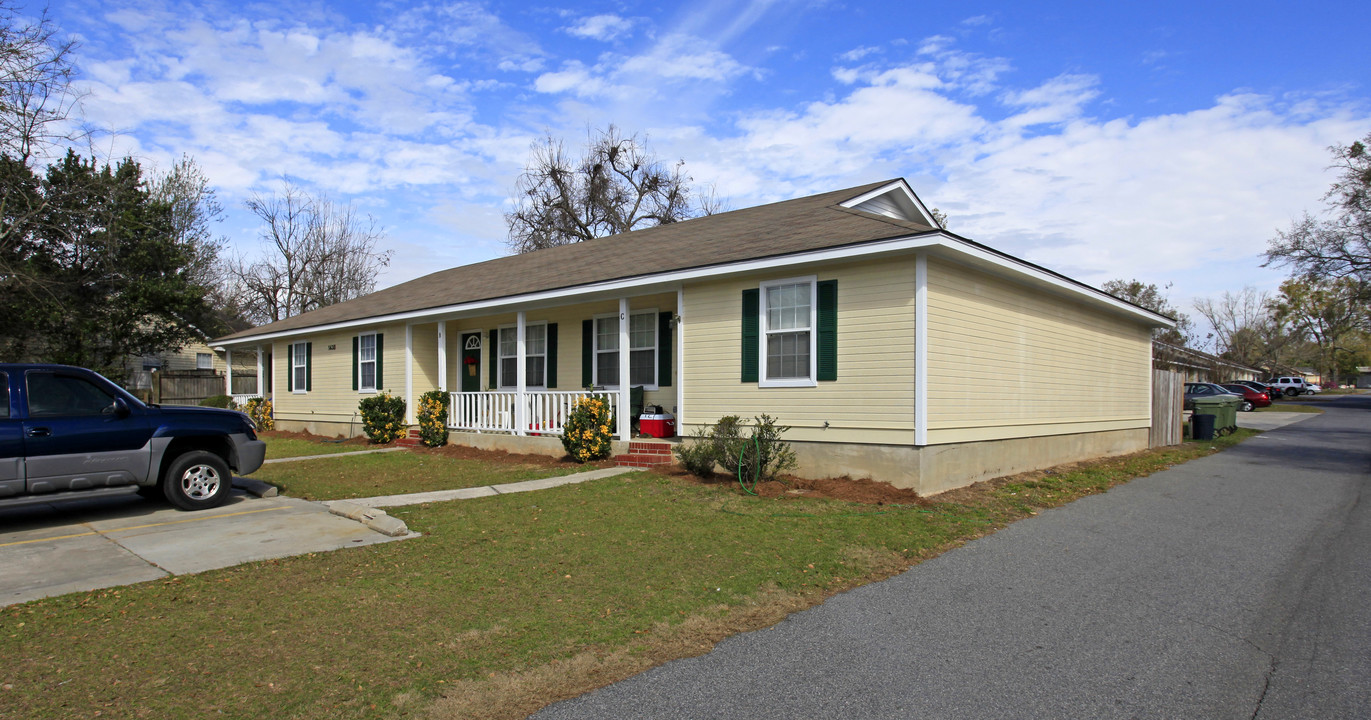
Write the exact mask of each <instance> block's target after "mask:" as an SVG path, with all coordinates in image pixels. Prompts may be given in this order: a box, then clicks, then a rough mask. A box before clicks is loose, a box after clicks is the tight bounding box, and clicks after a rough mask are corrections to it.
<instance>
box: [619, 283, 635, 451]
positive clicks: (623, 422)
mask: <svg viewBox="0 0 1371 720" xmlns="http://www.w3.org/2000/svg"><path fill="white" fill-rule="evenodd" d="M628 358H629V352H628V298H625V297H621V298H619V439H620V440H629V439H632V437H633V427H632V425H633V408H632V406H630V405H629V403H630V402H631V398H632V397H633V396H632V394H631V393H630V390H629V386H628V377H629V375H628Z"/></svg>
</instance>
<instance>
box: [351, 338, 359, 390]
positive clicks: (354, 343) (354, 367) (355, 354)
mask: <svg viewBox="0 0 1371 720" xmlns="http://www.w3.org/2000/svg"><path fill="white" fill-rule="evenodd" d="M357 343H358V340H357V336H356V335H353V336H352V389H353V390H356V389H357V388H359V387H361V385H359V384H358V381H357V365H358V354H359V353H358V351H357Z"/></svg>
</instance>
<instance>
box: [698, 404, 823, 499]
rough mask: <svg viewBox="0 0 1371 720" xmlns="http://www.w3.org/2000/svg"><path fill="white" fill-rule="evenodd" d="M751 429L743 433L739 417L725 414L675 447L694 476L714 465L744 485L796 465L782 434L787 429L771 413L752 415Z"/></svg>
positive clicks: (790, 468)
mask: <svg viewBox="0 0 1371 720" xmlns="http://www.w3.org/2000/svg"><path fill="white" fill-rule="evenodd" d="M753 419H754V420H755V421H756V422H755V424H754V425H753V427H752V432H751V433H749V434H748V435H747V436H744V435H743V429H744V425H743V424H742V418H740V417H738V416H737V415H726V416H724V417H722V418H719V421H718V422H717V423H715V424H714V426H713V427H711V428H709V430H708V431H705V430H704V429H699V430H697V431H696V432H695V433H694V434H693V435H692V436H691V441H692V442H691V443H690V444H689V445H686V444H685V443H682V444H681V445H680V446H678V447H677V448H676V450H675V453H676V457H677V459H679V460H680V461H681V465H682V466H684V467H685V469H686V470H687V471H688V472H690V473H691V474H693V475H698V476H700V477H705V476H708V475H709V474H710V473H712V472H713V471H714V466H715V464H718V465H722V466H723V468H724V470H726V471H728V473H729V474H730V475H732V476H734V477H738V478H740V479H741V480H743V481H744V483H745V484H747V485H754V484H756V483H757V482H761V481H766V480H775V479H776V478H777V477H779V476H780V475H781V474H782V473H784V472H786V471H788V470H792V469H794V468H795V462H796V461H795V451H794V450H793V449H792V448H791V447H790V443H787V442H785V441H783V440H781V435H782V434H783V433H785V431H787V430H789V429H790V428H789V427H787V426H784V425H777V424H776V419H775V418H773V417H771V416H770V415H766V414H763V415H760V416H758V417H756V418H753Z"/></svg>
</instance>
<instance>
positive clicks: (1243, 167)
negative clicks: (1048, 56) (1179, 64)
mask: <svg viewBox="0 0 1371 720" xmlns="http://www.w3.org/2000/svg"><path fill="white" fill-rule="evenodd" d="M934 46H937V43H933V44H931V45H930V44H925V47H926V48H928V47H934ZM948 52H949V48H947V47H946V46H940V49H939V50H938V51H937V53H936V54H938V56H939V58H949V57H953V56H952V55H949V54H948ZM929 54H935V53H929ZM925 56H927V55H925ZM988 62H991V63H992V64H994V62H993V60H991V61H988ZM835 75H837V76H838V77H840V78H841V79H842V80H843V81H845V82H847V83H850V89H849V90H848V91H846V93H845V94H844V95H842V96H840V97H838V98H835V99H833V100H832V101H828V102H814V103H810V104H809V105H807V106H805V107H804V108H803V109H801V110H798V111H793V112H784V111H769V112H759V113H753V114H750V115H747V116H745V117H744V118H742V119H741V120H740V121H739V123H738V129H739V131H740V132H741V134H740V136H739V137H737V138H735V139H732V140H725V141H722V142H718V143H715V144H713V145H712V146H711V145H710V144H708V143H704V144H700V145H698V146H697V152H700V153H701V155H685V156H686V157H701V160H700V161H695V160H692V162H691V170H692V171H693V173H694V175H695V177H696V178H697V179H698V180H700V181H703V182H715V183H717V185H718V187H719V189H720V190H721V191H722V192H724V193H725V194H726V195H729V196H731V197H732V199H733V201H734V202H733V204H734V206H735V207H745V206H747V205H750V204H753V203H755V202H762V201H767V200H774V199H779V198H784V197H791V196H795V195H799V194H804V193H808V192H817V191H822V190H829V189H833V188H835V187H842V186H844V185H856V184H859V183H862V182H869V181H872V180H878V179H883V178H886V177H891V176H896V175H901V176H905V177H908V178H910V179H911V180H912V181H913V182H914V186H915V187H914V189H915V191H916V192H919V193H920V196H921V197H922V198H923V199H924V200H925V201H926V202H928V203H930V204H931V205H934V206H938V207H940V208H941V209H942V210H944V211H946V212H948V214H949V215H950V216H951V222H952V225H951V227H952V230H953V231H954V232H957V233H961V234H964V235H966V236H968V237H971V238H973V239H976V240H979V241H982V242H985V243H987V244H989V245H991V246H992V247H996V248H999V249H1002V250H1005V251H1007V252H1010V253H1012V254H1015V255H1019V256H1020V257H1024V258H1026V259H1029V260H1031V261H1033V262H1037V263H1039V264H1042V265H1044V266H1046V267H1050V268H1052V269H1054V270H1058V271H1061V272H1064V273H1067V274H1068V275H1071V276H1073V277H1077V278H1079V279H1082V280H1085V281H1087V282H1093V283H1100V282H1103V281H1104V280H1107V279H1110V278H1116V277H1138V278H1141V279H1145V280H1147V281H1148V282H1166V281H1167V280H1181V281H1184V282H1198V283H1204V282H1209V283H1213V284H1212V285H1211V287H1220V288H1235V287H1241V286H1242V285H1244V284H1253V283H1256V282H1264V283H1267V284H1270V283H1271V282H1274V281H1273V280H1272V279H1271V277H1272V276H1273V274H1272V273H1269V272H1268V271H1264V270H1258V269H1256V266H1257V265H1259V263H1260V261H1259V260H1258V259H1256V257H1257V256H1258V255H1259V254H1260V253H1261V252H1262V251H1263V250H1264V249H1265V243H1266V240H1267V239H1268V238H1270V237H1271V236H1272V235H1273V233H1274V230H1275V229H1276V228H1278V227H1285V226H1286V225H1288V224H1289V222H1290V220H1291V219H1292V218H1293V217H1295V216H1296V215H1298V214H1299V213H1300V212H1301V211H1302V210H1303V209H1304V208H1313V207H1317V204H1318V198H1319V196H1320V195H1321V193H1322V192H1323V190H1324V189H1325V188H1326V187H1327V184H1328V182H1329V176H1328V174H1327V171H1326V170H1325V167H1324V166H1325V165H1326V164H1327V153H1326V151H1325V148H1326V147H1327V146H1328V145H1330V144H1333V143H1335V142H1346V141H1347V139H1348V138H1355V137H1358V136H1360V135H1361V134H1364V130H1365V127H1367V125H1368V124H1371V116H1368V114H1367V112H1366V110H1365V108H1364V107H1359V106H1357V105H1353V104H1348V105H1339V104H1338V103H1337V102H1336V101H1334V100H1332V99H1328V98H1323V99H1320V98H1317V97H1303V98H1294V99H1290V98H1274V97H1269V96H1262V95H1252V94H1234V95H1229V96H1225V97H1222V98H1219V99H1217V100H1216V101H1215V102H1214V103H1213V105H1212V106H1210V107H1206V108H1201V109H1197V110H1193V111H1189V112H1182V113H1175V114H1170V115H1162V116H1155V117H1147V118H1140V119H1095V118H1091V117H1089V115H1088V112H1087V110H1088V108H1089V107H1090V103H1091V102H1092V100H1093V99H1094V98H1096V97H1097V96H1098V95H1099V94H1100V91H1101V88H1100V83H1099V80H1098V79H1097V78H1095V77H1093V76H1089V75H1063V76H1059V77H1056V78H1051V79H1049V80H1047V81H1045V82H1043V83H1041V84H1039V85H1037V86H1035V87H1029V88H1007V87H991V88H990V89H991V90H992V91H994V93H995V96H996V97H997V98H998V99H999V101H1000V102H1001V103H1002V104H1003V105H1004V106H1006V107H1009V108H1011V109H1013V110H1015V111H1017V112H1014V113H1011V114H1010V115H1009V116H1007V117H1004V118H1002V119H992V118H991V116H990V113H991V112H993V111H994V110H995V107H994V106H992V105H986V106H980V105H977V104H973V103H972V102H969V101H967V100H964V99H958V98H959V96H960V95H961V92H960V91H961V90H962V89H963V88H962V87H961V86H959V85H958V83H957V80H956V78H957V75H956V74H955V73H949V71H948V68H947V67H945V66H943V65H941V64H940V63H937V62H916V63H911V64H907V65H904V66H897V67H890V68H887V69H884V70H874V69H860V70H848V69H839V70H835ZM949 77H951V78H953V80H949V79H948V78H949ZM1176 294H1177V296H1178V297H1182V298H1184V297H1188V296H1187V294H1186V290H1184V289H1180V290H1178V291H1177V293H1176ZM1191 294H1201V295H1202V294H1205V293H1204V291H1202V290H1201V291H1199V292H1194V291H1193V289H1192V291H1191Z"/></svg>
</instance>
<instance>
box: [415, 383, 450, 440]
mask: <svg viewBox="0 0 1371 720" xmlns="http://www.w3.org/2000/svg"><path fill="white" fill-rule="evenodd" d="M451 398H452V396H451V395H448V394H447V393H445V392H443V391H442V390H430V391H428V392H426V393H424V394H423V395H420V396H419V409H418V411H417V413H416V414H417V415H418V419H419V439H420V440H422V441H423V443H424V444H425V445H427V446H429V447H442V446H443V445H446V444H447V406H448V401H449V400H450V399H451Z"/></svg>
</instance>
